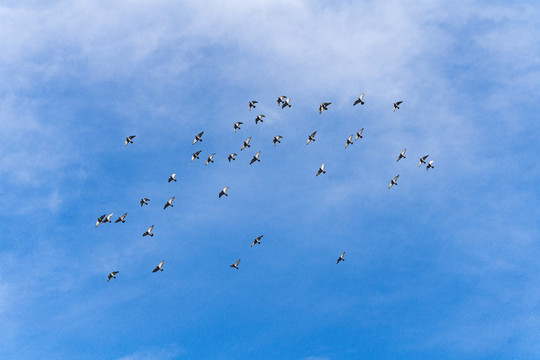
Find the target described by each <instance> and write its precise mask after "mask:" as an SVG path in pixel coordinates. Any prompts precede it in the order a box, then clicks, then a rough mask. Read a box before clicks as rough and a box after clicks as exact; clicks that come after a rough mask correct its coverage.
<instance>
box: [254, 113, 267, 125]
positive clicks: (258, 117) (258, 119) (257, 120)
mask: <svg viewBox="0 0 540 360" xmlns="http://www.w3.org/2000/svg"><path fill="white" fill-rule="evenodd" d="M263 117H266V116H264V115H259V116H257V117H256V118H255V125H257V124H258V123H259V121H260V122H263Z"/></svg>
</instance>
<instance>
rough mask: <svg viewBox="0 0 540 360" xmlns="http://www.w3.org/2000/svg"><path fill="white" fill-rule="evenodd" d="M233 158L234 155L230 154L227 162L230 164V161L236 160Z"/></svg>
mask: <svg viewBox="0 0 540 360" xmlns="http://www.w3.org/2000/svg"><path fill="white" fill-rule="evenodd" d="M235 156H236V154H235V153H231V154H230V155H229V157H228V159H229V162H231V160H236V159H235V158H234V157H235Z"/></svg>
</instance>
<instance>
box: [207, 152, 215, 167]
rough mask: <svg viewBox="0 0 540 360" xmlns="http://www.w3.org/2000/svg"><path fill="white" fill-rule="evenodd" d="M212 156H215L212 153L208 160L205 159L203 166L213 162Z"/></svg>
mask: <svg viewBox="0 0 540 360" xmlns="http://www.w3.org/2000/svg"><path fill="white" fill-rule="evenodd" d="M214 155H216V153H213V154H212V155H210V156H209V157H208V159H206V164H205V165H208V163H213V162H214Z"/></svg>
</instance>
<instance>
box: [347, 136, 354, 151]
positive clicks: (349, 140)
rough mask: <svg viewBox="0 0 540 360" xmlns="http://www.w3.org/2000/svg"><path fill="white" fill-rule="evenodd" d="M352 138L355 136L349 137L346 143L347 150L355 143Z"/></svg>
mask: <svg viewBox="0 0 540 360" xmlns="http://www.w3.org/2000/svg"><path fill="white" fill-rule="evenodd" d="M352 137H353V135H352V134H351V136H349V137H348V138H347V142H346V143H345V149H346V148H347V146H349V145H352V144H353V142H352Z"/></svg>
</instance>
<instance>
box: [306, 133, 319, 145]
mask: <svg viewBox="0 0 540 360" xmlns="http://www.w3.org/2000/svg"><path fill="white" fill-rule="evenodd" d="M316 133H317V132H316V131H314V132H313V133H312V134H311V135H309V137H308V139H307V143H306V145H309V143H310V142H312V141H315V134H316Z"/></svg>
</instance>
